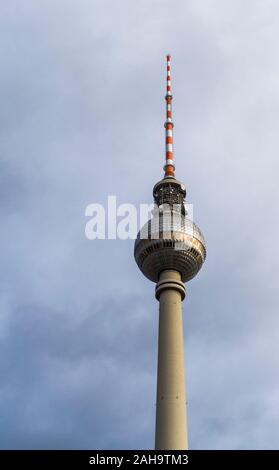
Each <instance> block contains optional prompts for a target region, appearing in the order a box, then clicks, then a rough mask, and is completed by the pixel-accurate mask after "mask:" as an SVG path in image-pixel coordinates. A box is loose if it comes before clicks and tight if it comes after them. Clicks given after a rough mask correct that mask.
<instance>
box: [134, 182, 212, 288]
mask: <svg viewBox="0 0 279 470" xmlns="http://www.w3.org/2000/svg"><path fill="white" fill-rule="evenodd" d="M153 194H154V199H155V203H156V209H155V210H154V212H153V218H152V219H150V220H149V221H148V222H147V223H146V224H145V225H144V226H143V227H142V229H141V230H140V231H139V233H138V235H137V238H136V241H135V248H134V256H135V260H136V262H137V265H138V267H139V269H140V270H141V271H142V273H143V274H144V275H145V276H146V277H147V278H148V279H150V280H151V281H153V282H158V280H159V276H160V273H161V272H162V271H164V270H176V271H178V272H179V273H180V274H181V281H182V282H187V281H190V279H192V278H193V277H194V276H195V275H196V274H197V273H198V271H199V270H200V268H201V267H202V264H203V262H204V260H205V257H206V248H205V241H204V237H203V235H202V233H201V231H200V229H199V228H198V227H197V225H196V224H194V223H193V222H192V221H191V220H190V219H189V218H188V217H187V215H185V210H184V205H183V201H184V197H185V195H186V190H185V187H184V185H183V184H181V183H180V182H179V181H177V180H176V179H175V178H174V177H171V178H170V177H167V178H164V179H163V180H161V181H159V183H157V184H156V185H155V186H154V190H153Z"/></svg>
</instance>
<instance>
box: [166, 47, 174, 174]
mask: <svg viewBox="0 0 279 470" xmlns="http://www.w3.org/2000/svg"><path fill="white" fill-rule="evenodd" d="M170 61H171V56H170V55H169V54H168V55H167V93H166V122H165V129H166V164H165V166H164V170H165V178H167V177H174V169H175V166H174V160H173V148H172V143H173V139H172V129H173V122H172V111H171V102H172V94H171V76H170Z"/></svg>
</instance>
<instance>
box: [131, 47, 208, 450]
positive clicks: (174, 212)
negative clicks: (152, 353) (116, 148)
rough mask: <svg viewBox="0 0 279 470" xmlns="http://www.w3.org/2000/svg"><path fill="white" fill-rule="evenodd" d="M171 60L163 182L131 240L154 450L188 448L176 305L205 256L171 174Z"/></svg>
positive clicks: (180, 189)
mask: <svg viewBox="0 0 279 470" xmlns="http://www.w3.org/2000/svg"><path fill="white" fill-rule="evenodd" d="M170 60H171V56H170V55H167V92H166V97H165V98H166V122H165V133H166V162H165V166H164V171H165V175H164V178H163V179H162V180H161V181H159V182H158V183H156V184H155V186H154V188H153V196H154V207H155V209H154V211H153V217H152V218H151V219H150V220H149V221H148V222H147V223H146V224H145V225H144V226H143V227H142V229H141V230H140V232H139V233H138V235H137V239H136V241H135V248H134V255H135V260H136V262H137V265H138V267H139V269H140V270H141V271H142V273H143V274H144V275H145V276H146V277H147V278H148V279H150V280H151V281H153V282H156V288H155V296H156V299H157V300H158V301H159V304H160V308H159V344H158V371H157V402H156V432H155V449H162V450H176V449H180V450H184V449H188V432H187V414H186V393H185V378H184V345H183V319H182V301H183V300H184V298H185V285H184V283H185V282H187V281H190V279H192V278H193V277H194V276H195V275H196V274H197V273H198V271H199V270H200V268H201V267H202V264H203V262H204V260H205V257H206V248H205V242H204V238H203V235H202V233H201V231H200V230H199V228H198V227H197V226H196V225H195V224H194V223H193V222H192V221H191V220H190V219H189V218H187V212H186V211H185V206H184V201H185V197H186V189H185V186H184V185H183V184H182V183H180V182H179V181H178V180H177V179H176V178H175V174H174V170H175V166H174V159H173V135H172V133H173V121H172V93H171V77H170Z"/></svg>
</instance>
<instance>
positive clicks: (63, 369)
mask: <svg viewBox="0 0 279 470" xmlns="http://www.w3.org/2000/svg"><path fill="white" fill-rule="evenodd" d="M278 21H279V4H278V2H277V1H276V0H241V1H240V0H234V1H233V2H232V1H230V0H183V1H182V0H173V1H171V2H170V1H165V0H158V1H157V0H139V1H138V2H131V1H129V0H118V1H117V2H115V1H114V0H79V1H74V0H59V1H57V0H39V1H38V0H27V1H26V2H22V1H21V0H10V1H9V2H5V3H4V4H3V5H2V6H1V11H0V43H1V48H0V61H1V71H0V102H1V108H0V165H1V168H0V194H1V205H0V210H1V232H0V237H1V247H2V248H3V250H2V256H1V263H0V448H2V449H152V448H153V447H154V425H155V397H156V366H157V330H158V302H157V301H156V300H155V298H154V287H155V286H154V284H153V283H151V282H149V281H148V280H147V279H145V278H144V276H143V275H142V273H141V272H140V271H139V270H138V268H137V265H136V263H135V261H134V259H133V243H134V242H133V240H88V239H87V238H86V237H85V232H84V230H85V224H86V222H87V218H86V217H85V208H86V206H87V205H88V204H90V203H100V204H104V205H105V206H106V203H107V197H108V195H114V196H116V197H117V201H118V203H119V204H121V203H131V204H135V205H138V204H140V203H145V202H149V203H151V202H152V188H153V185H154V184H155V183H156V182H157V181H158V180H159V179H161V177H162V176H163V170H162V167H163V160H164V128H163V123H164V116H165V100H164V94H165V79H166V63H165V55H166V54H167V53H171V55H172V88H173V95H174V99H173V117H174V123H175V128H174V156H175V161H176V175H177V177H178V179H180V180H182V181H183V182H184V183H185V185H186V188H187V202H188V203H190V204H193V207H194V220H195V222H196V223H197V224H198V225H199V227H200V228H201V230H202V232H203V234H204V236H205V240H206V246H207V259H206V262H205V264H204V266H203V268H202V270H201V272H200V273H199V274H198V276H197V277H196V278H195V279H194V280H192V281H191V282H189V284H187V286H186V290H187V294H186V299H185V301H184V304H183V309H184V314H183V315H184V335H185V364H186V384H187V401H188V418H189V423H188V424H189V445H190V448H191V449H278V448H279V446H278V443H279V342H278V331H279V316H278V311H279V299H278V291H279V265H278V237H279V223H278V202H279V201H278V199H279V197H278V173H279V164H278V109H279V78H278V77H279V56H278V52H277V44H278V41H279V29H278Z"/></svg>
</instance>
